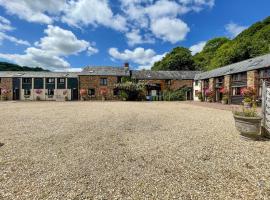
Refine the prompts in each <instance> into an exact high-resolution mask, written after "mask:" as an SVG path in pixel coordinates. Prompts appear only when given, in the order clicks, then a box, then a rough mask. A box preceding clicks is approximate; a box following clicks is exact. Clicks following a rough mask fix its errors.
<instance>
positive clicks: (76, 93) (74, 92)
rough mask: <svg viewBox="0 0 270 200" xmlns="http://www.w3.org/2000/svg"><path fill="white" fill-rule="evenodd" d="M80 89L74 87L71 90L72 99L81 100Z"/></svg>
mask: <svg viewBox="0 0 270 200" xmlns="http://www.w3.org/2000/svg"><path fill="white" fill-rule="evenodd" d="M78 93H79V91H78V89H72V90H71V100H72V101H77V100H79V94H78Z"/></svg>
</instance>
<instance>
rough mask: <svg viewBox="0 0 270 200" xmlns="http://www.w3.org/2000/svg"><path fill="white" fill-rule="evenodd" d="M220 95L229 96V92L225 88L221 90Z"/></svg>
mask: <svg viewBox="0 0 270 200" xmlns="http://www.w3.org/2000/svg"><path fill="white" fill-rule="evenodd" d="M220 93H221V94H223V95H229V91H228V90H227V89H226V88H224V87H223V88H221V89H220Z"/></svg>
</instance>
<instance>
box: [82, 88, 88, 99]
mask: <svg viewBox="0 0 270 200" xmlns="http://www.w3.org/2000/svg"><path fill="white" fill-rule="evenodd" d="M80 96H81V99H82V100H83V101H86V100H88V97H87V90H86V89H80Z"/></svg>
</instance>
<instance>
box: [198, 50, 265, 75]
mask: <svg viewBox="0 0 270 200" xmlns="http://www.w3.org/2000/svg"><path fill="white" fill-rule="evenodd" d="M265 67H270V54H267V55H264V56H259V57H256V58H251V59H248V60H245V61H242V62H238V63H234V64H231V65H227V66H225V67H221V68H218V69H214V70H211V71H208V72H203V73H201V74H197V75H196V76H195V80H203V79H209V78H213V77H219V76H224V75H228V74H236V73H240V72H246V71H251V70H256V69H261V68H265Z"/></svg>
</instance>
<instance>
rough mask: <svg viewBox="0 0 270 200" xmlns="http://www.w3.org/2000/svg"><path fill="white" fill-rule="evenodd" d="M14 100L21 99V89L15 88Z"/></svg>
mask: <svg viewBox="0 0 270 200" xmlns="http://www.w3.org/2000/svg"><path fill="white" fill-rule="evenodd" d="M13 100H15V101H16V100H20V89H13Z"/></svg>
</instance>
